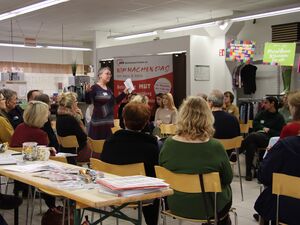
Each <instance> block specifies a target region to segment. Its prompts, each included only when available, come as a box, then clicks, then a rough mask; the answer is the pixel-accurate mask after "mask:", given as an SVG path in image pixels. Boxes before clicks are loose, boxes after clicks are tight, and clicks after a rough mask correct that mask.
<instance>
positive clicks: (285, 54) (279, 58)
mask: <svg viewBox="0 0 300 225" xmlns="http://www.w3.org/2000/svg"><path fill="white" fill-rule="evenodd" d="M295 52H296V43H271V42H267V43H265V48H264V57H263V63H265V64H270V65H280V66H293V65H294V61H295Z"/></svg>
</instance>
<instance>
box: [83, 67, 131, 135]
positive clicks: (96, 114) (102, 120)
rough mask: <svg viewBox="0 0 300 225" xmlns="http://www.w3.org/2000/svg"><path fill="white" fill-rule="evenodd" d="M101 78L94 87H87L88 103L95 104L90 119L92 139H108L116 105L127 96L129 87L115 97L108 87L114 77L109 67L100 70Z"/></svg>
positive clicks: (89, 133) (89, 132)
mask: <svg viewBox="0 0 300 225" xmlns="http://www.w3.org/2000/svg"><path fill="white" fill-rule="evenodd" d="M98 77H99V80H98V82H97V83H96V84H94V85H93V86H92V87H87V89H86V95H85V97H86V103H88V104H94V109H93V114H92V118H91V121H90V126H89V131H88V136H89V137H91V138H92V139H95V140H99V139H106V138H107V137H109V136H110V135H111V134H112V132H111V128H112V127H113V126H114V105H115V103H120V102H121V101H122V99H123V98H125V97H126V94H127V88H125V89H124V91H123V92H122V93H121V94H120V95H119V96H117V97H116V98H115V97H114V94H113V91H112V90H111V89H110V88H109V87H108V83H109V82H110V79H111V77H112V74H111V70H110V68H109V67H104V68H101V69H100V70H99V73H98Z"/></svg>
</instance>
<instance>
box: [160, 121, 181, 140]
mask: <svg viewBox="0 0 300 225" xmlns="http://www.w3.org/2000/svg"><path fill="white" fill-rule="evenodd" d="M159 128H160V133H161V135H162V136H163V137H165V136H170V135H175V134H176V129H177V128H176V124H161V125H160V126H159Z"/></svg>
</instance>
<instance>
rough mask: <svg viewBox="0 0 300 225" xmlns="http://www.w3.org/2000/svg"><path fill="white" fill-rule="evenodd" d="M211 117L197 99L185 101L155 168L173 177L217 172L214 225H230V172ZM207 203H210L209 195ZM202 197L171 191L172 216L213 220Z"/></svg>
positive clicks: (207, 108)
mask: <svg viewBox="0 0 300 225" xmlns="http://www.w3.org/2000/svg"><path fill="white" fill-rule="evenodd" d="M213 123H214V117H213V115H212V113H211V111H210V109H209V107H208V105H207V103H206V101H205V100H204V99H203V98H201V97H188V98H187V100H185V101H184V102H183V103H182V105H181V106H180V109H179V114H178V119H177V132H176V133H177V134H176V135H175V136H173V137H169V138H168V139H167V140H166V141H165V143H164V145H163V147H162V150H161V152H160V156H159V164H160V165H161V166H163V167H165V168H167V169H168V170H170V171H173V172H175V173H188V174H203V173H209V172H212V171H215V172H219V173H220V178H221V184H222V192H221V193H218V195H217V206H218V218H221V219H220V221H218V224H219V225H221V224H226V225H227V224H231V221H230V218H229V215H228V211H229V209H230V208H231V204H232V192H231V187H230V183H231V182H232V178H233V174H232V169H231V166H230V163H229V160H228V157H227V154H226V152H225V150H224V147H223V146H222V145H221V144H220V143H219V142H218V141H217V140H215V139H213V135H214V128H213ZM208 199H213V194H212V193H209V196H208ZM203 201H204V199H203V195H202V194H199V193H195V194H187V193H180V192H177V191H174V195H171V196H168V197H167V202H168V206H169V208H170V210H171V212H173V213H174V214H176V215H178V216H182V217H187V218H191V219H206V218H213V217H214V211H213V207H205V206H204V204H203Z"/></svg>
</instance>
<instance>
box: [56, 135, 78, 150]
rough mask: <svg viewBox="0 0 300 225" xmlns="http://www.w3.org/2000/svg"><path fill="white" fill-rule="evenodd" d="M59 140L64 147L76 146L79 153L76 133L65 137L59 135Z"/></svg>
mask: <svg viewBox="0 0 300 225" xmlns="http://www.w3.org/2000/svg"><path fill="white" fill-rule="evenodd" d="M57 141H58V144H60V145H61V146H62V147H63V148H75V149H76V153H77V149H78V147H79V144H78V141H77V137H76V136H75V135H69V136H65V137H61V136H59V135H57Z"/></svg>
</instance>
